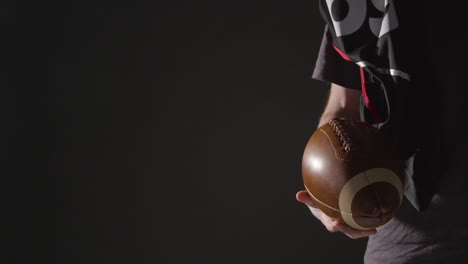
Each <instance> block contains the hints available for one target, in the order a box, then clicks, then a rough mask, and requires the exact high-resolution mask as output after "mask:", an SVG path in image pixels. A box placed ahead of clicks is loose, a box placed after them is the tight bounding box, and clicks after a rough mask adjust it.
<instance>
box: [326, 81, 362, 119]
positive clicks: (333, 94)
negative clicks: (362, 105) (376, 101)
mask: <svg viewBox="0 0 468 264" xmlns="http://www.w3.org/2000/svg"><path fill="white" fill-rule="evenodd" d="M360 98H361V91H358V90H352V89H348V88H345V87H343V86H339V85H336V84H332V85H331V88H330V95H329V97H328V102H327V104H326V107H325V109H324V111H323V113H322V115H321V117H320V121H319V124H318V126H319V127H320V126H321V125H323V124H325V123H326V122H328V121H329V120H331V119H333V118H335V117H348V118H353V119H359V100H360Z"/></svg>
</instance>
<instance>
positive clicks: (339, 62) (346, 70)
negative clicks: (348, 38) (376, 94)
mask: <svg viewBox="0 0 468 264" xmlns="http://www.w3.org/2000/svg"><path fill="white" fill-rule="evenodd" d="M312 78H314V79H317V80H320V81H323V82H327V83H335V84H338V85H340V86H343V87H346V88H350V89H355V90H361V79H360V78H361V77H360V73H359V66H358V65H356V64H355V63H353V62H350V61H347V60H345V59H344V58H343V57H341V55H340V54H339V53H338V52H337V51H336V50H335V48H334V47H333V43H332V36H331V35H330V32H329V31H328V28H327V27H325V32H324V34H323V38H322V44H321V46H320V50H319V54H318V57H317V61H316V63H315V68H314V71H313V74H312Z"/></svg>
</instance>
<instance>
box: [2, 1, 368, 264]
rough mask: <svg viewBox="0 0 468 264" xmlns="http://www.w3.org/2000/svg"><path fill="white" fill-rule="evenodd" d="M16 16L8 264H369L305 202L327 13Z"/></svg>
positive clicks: (9, 17) (169, 5)
mask: <svg viewBox="0 0 468 264" xmlns="http://www.w3.org/2000/svg"><path fill="white" fill-rule="evenodd" d="M64 2H66V1H64ZM4 5H5V7H4V8H2V11H1V13H0V17H1V23H2V31H3V40H2V47H3V48H2V54H3V55H2V57H3V59H2V73H1V74H2V76H1V80H0V82H1V83H2V88H1V96H0V101H1V104H0V105H1V115H2V123H3V125H2V137H1V138H2V147H1V153H2V161H3V162H2V163H3V164H4V165H3V166H2V167H3V169H2V171H3V173H2V174H3V175H2V177H1V179H2V180H1V181H2V184H1V185H0V186H1V195H2V197H1V203H2V216H1V218H0V221H1V224H2V230H3V232H2V235H1V236H2V242H3V246H2V251H3V252H2V253H1V254H0V256H1V258H2V260H1V261H0V262H1V263H139V264H140V263H270V264H271V263H343V262H345V261H346V262H347V263H360V262H362V261H361V259H362V254H363V253H364V246H365V243H366V240H364V239H360V240H351V239H348V238H347V237H345V236H344V235H342V234H337V233H334V234H330V233H328V232H327V231H326V230H325V229H324V228H323V227H322V226H321V224H320V223H319V222H318V221H317V220H315V219H314V218H313V217H312V216H311V214H310V212H309V211H308V209H307V208H306V207H305V206H303V205H302V204H299V203H298V202H297V201H296V200H295V193H296V192H297V191H298V190H300V189H301V188H302V180H301V171H300V167H301V157H302V151H303V148H304V147H305V144H306V142H307V140H308V138H309V136H310V135H311V134H312V132H313V131H314V130H315V128H316V125H317V122H318V118H319V114H320V112H321V111H322V109H323V106H324V103H325V100H326V97H327V92H328V88H327V86H326V85H324V84H322V83H319V82H318V81H315V80H313V79H311V78H310V76H311V74H312V71H313V67H314V63H315V59H316V57H317V53H318V48H319V45H320V40H321V36H322V30H323V25H324V23H323V21H322V19H321V18H320V15H319V12H318V3H317V2H316V1H244V2H239V1H224V2H223V1H210V2H197V1H191V2H188V1H187V2H169V1H166V3H163V4H162V3H160V2H157V1H154V2H148V3H144V4H143V3H130V2H129V3H127V4H125V5H122V6H108V5H102V6H100V5H99V4H97V3H93V4H92V5H85V4H83V3H80V2H75V3H73V2H67V3H54V4H45V3H43V2H41V3H31V4H21V3H19V2H16V3H14V4H4Z"/></svg>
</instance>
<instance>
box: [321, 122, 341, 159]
mask: <svg viewBox="0 0 468 264" xmlns="http://www.w3.org/2000/svg"><path fill="white" fill-rule="evenodd" d="M320 132H322V133H323V134H325V136H326V137H327V138H328V141H329V143H330V145H331V147H332V149H333V152H334V153H335V158H336V159H338V160H341V161H347V159H344V158H342V157H339V156H338V153H337V152H336V149H335V146H334V145H333V141H332V140H331V138H330V136H329V135H328V134H327V132H325V131H324V130H323V129H320Z"/></svg>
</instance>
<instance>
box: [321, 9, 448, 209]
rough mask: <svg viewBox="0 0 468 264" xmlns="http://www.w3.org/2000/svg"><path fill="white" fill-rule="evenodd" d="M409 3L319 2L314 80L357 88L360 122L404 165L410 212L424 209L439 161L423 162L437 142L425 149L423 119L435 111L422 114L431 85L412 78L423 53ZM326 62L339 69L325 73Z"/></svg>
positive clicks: (416, 75) (431, 155) (416, 74)
mask: <svg viewBox="0 0 468 264" xmlns="http://www.w3.org/2000/svg"><path fill="white" fill-rule="evenodd" d="M409 2H410V1H385V0H379V1H377V0H374V1H365V0H356V1H338V0H336V1H332V0H322V1H320V11H321V14H322V16H323V17H324V19H325V21H326V24H327V27H326V32H325V36H324V43H323V45H322V52H321V55H319V56H320V57H319V60H318V62H317V66H316V71H315V72H316V73H315V74H314V77H316V78H318V79H322V80H328V81H333V82H336V83H337V84H340V85H342V86H345V87H349V88H354V89H361V90H362V102H361V119H362V120H363V121H366V122H367V123H370V124H373V125H374V126H375V127H377V128H379V129H380V130H381V131H383V132H384V133H386V134H388V135H389V136H390V137H391V138H392V139H393V140H394V142H395V144H396V145H397V146H398V148H399V150H400V154H401V158H402V159H403V160H406V164H407V168H406V187H405V188H406V189H405V195H406V196H407V198H408V199H409V200H410V201H411V203H412V204H413V206H415V208H417V209H418V210H424V208H425V207H426V206H427V205H428V203H429V201H430V199H431V198H432V195H433V194H434V192H435V185H436V183H437V181H438V176H439V175H440V167H439V163H433V166H431V167H428V166H427V163H428V162H429V161H430V160H433V159H438V156H437V155H440V152H437V151H434V149H436V148H440V142H438V141H437V140H434V137H432V138H431V139H430V141H431V143H430V144H431V151H430V152H428V151H426V149H425V144H426V143H427V139H426V138H425V137H424V136H422V135H424V132H422V131H423V130H424V128H423V126H424V124H425V123H424V122H427V121H428V120H426V118H424V117H427V116H430V118H431V120H432V121H433V120H434V119H435V118H436V117H437V113H436V112H435V113H429V112H428V111H427V110H424V109H425V108H426V107H425V106H424V104H428V103H429V102H431V101H433V100H434V98H425V99H424V100H421V99H422V98H424V97H429V96H432V93H428V91H431V90H432V88H431V87H430V86H431V85H433V84H432V83H430V82H429V83H427V84H422V82H424V81H425V80H424V79H422V80H423V81H421V80H420V79H418V78H420V74H419V73H420V69H421V68H422V67H423V65H424V57H423V56H421V54H424V50H423V49H422V48H421V46H420V45H418V43H419V39H418V38H419V35H418V34H417V32H418V30H417V29H418V26H419V25H418V21H420V19H418V16H415V15H413V14H415V13H414V12H412V10H413V9H414V8H415V7H413V6H411V5H410V3H409ZM418 7H420V6H418ZM416 14H417V13H416ZM324 56H328V57H327V59H324ZM331 63H338V64H340V65H342V67H343V68H342V69H341V70H337V69H338V67H335V69H333V70H331V71H328V70H326V69H325V68H326V67H327V64H331ZM338 75H341V76H338ZM422 86H424V91H423V90H422V89H423V88H422ZM422 94H425V95H424V96H423V97H422V96H421V95H422ZM431 129H434V128H431ZM420 164H423V166H422V168H420V169H419V168H418V169H417V170H416V169H415V167H420ZM422 175H424V176H422Z"/></svg>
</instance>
